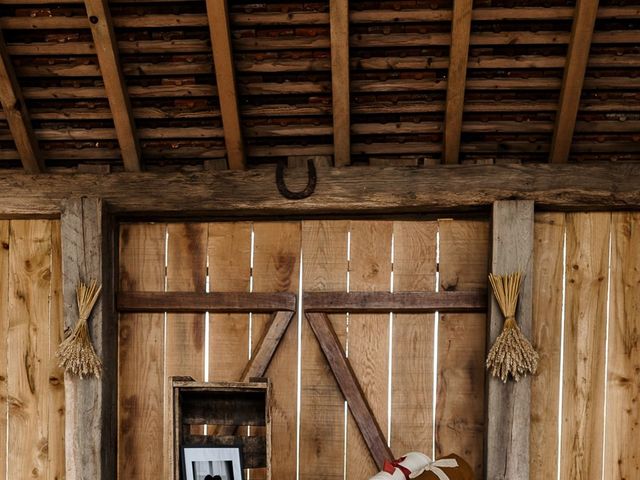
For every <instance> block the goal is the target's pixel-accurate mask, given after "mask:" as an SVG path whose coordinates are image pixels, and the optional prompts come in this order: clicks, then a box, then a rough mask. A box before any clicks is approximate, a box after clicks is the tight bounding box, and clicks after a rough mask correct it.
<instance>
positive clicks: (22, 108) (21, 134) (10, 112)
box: [0, 31, 44, 173]
mask: <svg viewBox="0 0 640 480" xmlns="http://www.w3.org/2000/svg"><path fill="white" fill-rule="evenodd" d="M0 103H2V108H3V110H4V114H5V120H6V122H7V124H8V125H9V130H10V131H11V136H12V137H13V141H14V143H15V144H16V150H17V151H18V155H19V156H20V160H21V161H22V166H23V167H24V169H25V171H26V172H27V173H40V172H42V171H43V170H44V163H43V161H42V156H41V155H40V149H39V147H38V141H37V140H36V137H35V134H34V133H33V128H32V126H31V119H30V118H29V112H28V111H27V106H26V104H25V103H24V98H23V97H22V90H21V88H20V85H19V84H18V80H17V78H16V75H15V72H14V70H13V65H12V64H11V59H10V58H9V53H8V51H7V45H6V44H5V41H4V36H3V35H2V31H0Z"/></svg>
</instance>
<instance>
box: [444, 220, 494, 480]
mask: <svg viewBox="0 0 640 480" xmlns="http://www.w3.org/2000/svg"><path fill="white" fill-rule="evenodd" d="M438 228H439V230H440V266H439V268H440V290H473V289H481V288H482V289H484V288H486V285H487V273H488V265H489V223H488V222H487V221H484V220H440V221H439V226H438ZM486 323H487V316H486V314H480V313H477V314H476V313H474V314H469V313H468V314H444V315H440V322H439V324H438V380H437V381H438V385H437V399H436V425H435V429H436V431H435V442H436V445H435V447H436V457H441V456H444V455H447V454H449V453H452V452H455V453H458V454H459V455H460V456H462V457H463V458H464V459H465V460H467V462H469V464H470V465H471V466H472V467H473V470H474V472H475V475H476V478H484V477H483V469H484V460H483V458H484V455H483V443H484V438H483V436H484V427H485V403H484V402H485V400H484V397H485V394H484V379H485V368H484V361H485V353H486V346H485V335H486Z"/></svg>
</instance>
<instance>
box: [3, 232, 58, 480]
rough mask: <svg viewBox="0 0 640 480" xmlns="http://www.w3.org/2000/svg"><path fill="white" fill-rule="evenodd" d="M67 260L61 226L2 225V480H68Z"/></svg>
mask: <svg viewBox="0 0 640 480" xmlns="http://www.w3.org/2000/svg"><path fill="white" fill-rule="evenodd" d="M61 260H62V256H61V253H60V222H59V221H51V220H11V221H9V220H0V452H2V454H1V455H0V479H2V480H5V479H7V480H9V479H27V478H30V479H43V480H56V479H62V478H64V475H65V459H64V382H63V373H62V371H61V370H60V368H59V367H58V363H57V359H56V358H55V351H56V348H57V346H58V344H59V342H60V338H61V336H62V329H63V321H62V292H61V288H62V280H61V275H62V273H61ZM5 452H6V453H7V456H6V457H5Z"/></svg>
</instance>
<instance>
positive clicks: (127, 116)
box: [85, 0, 141, 172]
mask: <svg viewBox="0 0 640 480" xmlns="http://www.w3.org/2000/svg"><path fill="white" fill-rule="evenodd" d="M85 6H86V8H87V16H88V17H89V24H90V25H91V34H92V35H93V42H94V44H95V50H96V54H97V55H98V62H99V63H100V70H101V72H102V79H103V81H104V88H105V91H106V94H107V98H108V100H109V106H110V107H111V113H112V115H113V124H114V126H115V129H116V135H117V137H118V143H119V144H120V152H121V155H122V162H123V163H124V168H125V170H127V171H131V172H139V171H140V170H141V150H140V144H139V143H138V137H137V135H136V130H135V122H134V118H133V113H132V111H131V103H130V101H129V94H128V92H127V87H126V84H125V81H124V76H123V74H122V69H121V67H120V59H119V56H118V45H117V42H116V36H115V32H114V29H113V21H112V19H111V13H110V12H109V7H108V4H107V0H86V1H85Z"/></svg>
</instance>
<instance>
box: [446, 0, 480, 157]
mask: <svg viewBox="0 0 640 480" xmlns="http://www.w3.org/2000/svg"><path fill="white" fill-rule="evenodd" d="M472 7H473V0H455V1H454V2H453V19H452V23H451V49H450V53H449V75H448V76H447V103H446V110H445V119H444V144H443V148H442V151H443V155H442V163H459V162H458V160H459V159H458V157H459V155H460V135H461V134H462V112H463V107H464V90H465V85H466V81H467V61H468V58H469V38H470V37H471V9H472Z"/></svg>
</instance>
